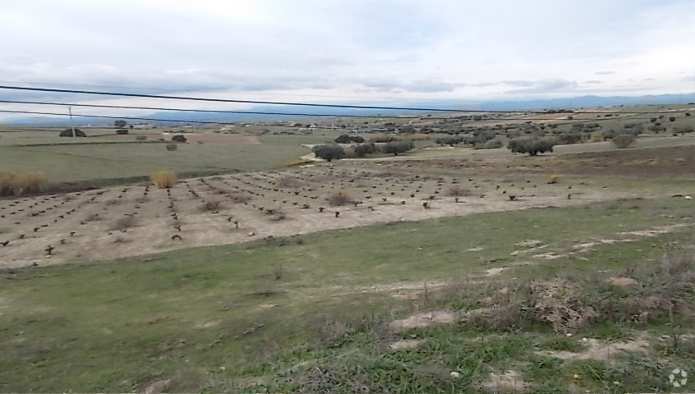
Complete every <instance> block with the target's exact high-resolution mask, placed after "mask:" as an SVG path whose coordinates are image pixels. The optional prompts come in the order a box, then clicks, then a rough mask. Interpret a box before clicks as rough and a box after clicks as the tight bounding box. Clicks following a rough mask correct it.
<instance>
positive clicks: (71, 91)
mask: <svg viewBox="0 0 695 394" xmlns="http://www.w3.org/2000/svg"><path fill="white" fill-rule="evenodd" d="M0 89H6V90H22V91H34V92H50V93H69V94H88V95H102V96H118V97H138V98H153V99H167V100H189V101H207V102H221V103H236V104H262V105H285V106H305V107H320V108H345V109H364V110H389V111H419V112H449V113H506V114H510V113H526V114H553V113H558V112H553V111H531V110H483V109H456V108H426V107H396V106H375V105H351V104H327V103H310V102H293V101H263V100H242V99H223V98H213V97H194V96H171V95H156V94H144V93H126V92H113V91H101V90H81V89H58V88H48V87H27V86H14V85H0ZM688 111H690V109H673V110H657V111H596V110H594V111H567V112H562V113H570V114H606V113H645V114H660V113H679V112H688ZM258 112H264V111H258ZM311 116H321V115H316V114H312V115H311ZM341 116H344V115H341ZM374 117H384V116H376V115H375V116H374Z"/></svg>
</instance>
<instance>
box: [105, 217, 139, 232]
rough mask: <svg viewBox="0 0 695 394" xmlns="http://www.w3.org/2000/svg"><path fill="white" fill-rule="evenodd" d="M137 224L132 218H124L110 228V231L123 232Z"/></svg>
mask: <svg viewBox="0 0 695 394" xmlns="http://www.w3.org/2000/svg"><path fill="white" fill-rule="evenodd" d="M136 223H137V219H135V217H134V216H124V217H122V218H120V219H118V220H116V222H115V223H114V224H113V225H112V226H111V230H112V231H125V230H127V229H129V228H131V227H134V226H135V224H136Z"/></svg>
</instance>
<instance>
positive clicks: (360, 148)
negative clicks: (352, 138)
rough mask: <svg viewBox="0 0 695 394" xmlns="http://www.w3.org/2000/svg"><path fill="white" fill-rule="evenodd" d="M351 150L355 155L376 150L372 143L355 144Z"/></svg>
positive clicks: (362, 155)
mask: <svg viewBox="0 0 695 394" xmlns="http://www.w3.org/2000/svg"><path fill="white" fill-rule="evenodd" d="M352 150H353V152H355V157H365V156H367V155H369V154H372V153H374V152H376V146H375V145H374V144H359V145H355V146H354V147H353V148H352Z"/></svg>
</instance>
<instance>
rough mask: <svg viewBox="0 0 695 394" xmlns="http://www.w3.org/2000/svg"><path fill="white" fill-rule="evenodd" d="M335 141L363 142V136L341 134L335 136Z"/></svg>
mask: <svg viewBox="0 0 695 394" xmlns="http://www.w3.org/2000/svg"><path fill="white" fill-rule="evenodd" d="M335 142H336V143H337V144H352V143H358V144H361V143H363V142H364V138H362V137H360V136H359V135H347V134H343V135H341V136H339V137H338V138H336V139H335Z"/></svg>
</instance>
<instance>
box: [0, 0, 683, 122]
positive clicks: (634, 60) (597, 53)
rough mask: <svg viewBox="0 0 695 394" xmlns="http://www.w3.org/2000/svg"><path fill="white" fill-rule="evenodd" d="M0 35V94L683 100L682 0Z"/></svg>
mask: <svg viewBox="0 0 695 394" xmlns="http://www.w3.org/2000/svg"><path fill="white" fill-rule="evenodd" d="M0 36H1V37H3V39H2V40H0V54H1V55H0V83H3V84H22V85H30V86H51V87H61V88H72V87H75V88H87V89H94V90H97V89H100V90H119V91H134V92H148V93H177V94H180V93H185V94H196V95H207V96H214V97H228V98H243V99H259V100H294V101H321V102H329V103H408V102H426V101H429V100H449V101H452V100H453V101H455V100H462V102H463V101H466V100H468V101H483V100H515V99H529V98H530V99H534V98H553V97H573V96H583V95H603V96H616V95H619V96H632V95H644V94H662V93H691V92H695V1H693V0H611V1H606V0H600V1H599V0H582V1H568V0H525V1H518V0H488V1H485V2H479V1H475V2H474V1H469V0H429V1H423V0H418V1H415V0H380V1H367V0H344V1H339V0H255V1H245V0H196V1H179V0H139V1H131V0H117V1H115V0H98V1H95V0H21V1H20V0H17V1H15V0H3V1H2V5H1V6H0ZM28 97H30V95H28V94H26V93H18V92H13V91H3V90H0V98H5V99H8V98H19V99H25V98H28ZM36 97H39V98H51V99H61V100H67V99H69V100H72V101H80V102H82V101H95V102H101V103H129V104H135V103H137V104H162V103H154V102H152V101H151V100H147V101H144V100H140V101H135V100H129V99H119V100H113V99H111V100H106V99H103V98H101V99H99V98H94V97H74V96H73V97H69V96H67V97H65V96H61V97H58V96H56V95H46V94H41V95H38V96H33V97H32V98H36ZM168 104H170V105H171V103H168ZM186 105H188V106H190V104H186ZM195 105H196V107H211V106H212V107H219V104H218V105H201V104H200V103H197V104H195ZM228 107H229V106H228ZM0 108H19V106H10V105H0ZM22 108H28V107H27V106H26V105H25V106H22ZM236 108H240V107H239V106H236ZM44 109H45V108H44ZM85 111H87V110H85Z"/></svg>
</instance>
